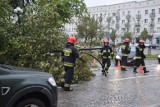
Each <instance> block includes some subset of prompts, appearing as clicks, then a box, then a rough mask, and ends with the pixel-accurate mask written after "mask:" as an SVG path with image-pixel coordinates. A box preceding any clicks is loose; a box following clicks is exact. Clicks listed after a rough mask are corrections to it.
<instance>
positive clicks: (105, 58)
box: [101, 40, 112, 74]
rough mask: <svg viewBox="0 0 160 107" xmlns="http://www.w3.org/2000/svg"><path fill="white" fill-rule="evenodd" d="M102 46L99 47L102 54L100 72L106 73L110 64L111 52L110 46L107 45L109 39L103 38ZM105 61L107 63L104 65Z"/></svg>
mask: <svg viewBox="0 0 160 107" xmlns="http://www.w3.org/2000/svg"><path fill="white" fill-rule="evenodd" d="M103 44H104V46H103V48H102V49H101V56H102V74H104V73H105V71H106V73H108V69H109V67H110V66H111V60H110V59H111V53H112V48H111V47H110V46H109V41H108V40H104V41H103ZM106 63H107V65H106Z"/></svg>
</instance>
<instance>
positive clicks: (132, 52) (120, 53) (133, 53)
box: [115, 45, 136, 66]
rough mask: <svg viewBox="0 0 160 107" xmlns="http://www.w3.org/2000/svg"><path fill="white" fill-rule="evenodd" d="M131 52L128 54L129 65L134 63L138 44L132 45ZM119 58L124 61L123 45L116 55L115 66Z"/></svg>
mask: <svg viewBox="0 0 160 107" xmlns="http://www.w3.org/2000/svg"><path fill="white" fill-rule="evenodd" d="M130 47H131V52H130V54H129V55H128V61H127V65H133V62H134V57H135V55H136V46H134V45H131V46H130ZM118 59H119V60H120V62H122V60H121V59H122V50H121V47H119V49H118V50H117V52H116V57H115V66H117V64H118Z"/></svg>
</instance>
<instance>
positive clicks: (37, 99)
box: [0, 65, 58, 107]
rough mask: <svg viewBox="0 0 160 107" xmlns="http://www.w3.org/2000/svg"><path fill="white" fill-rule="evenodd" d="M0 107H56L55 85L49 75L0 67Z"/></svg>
mask: <svg viewBox="0 0 160 107" xmlns="http://www.w3.org/2000/svg"><path fill="white" fill-rule="evenodd" d="M0 92H1V95H0V107H57V95H58V94H57V85H56V83H55V80H54V78H53V76H52V75H51V74H49V73H45V72H41V71H37V70H33V69H29V68H19V67H15V66H10V65H0Z"/></svg>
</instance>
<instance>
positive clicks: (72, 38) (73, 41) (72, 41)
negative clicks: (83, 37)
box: [68, 36, 76, 44]
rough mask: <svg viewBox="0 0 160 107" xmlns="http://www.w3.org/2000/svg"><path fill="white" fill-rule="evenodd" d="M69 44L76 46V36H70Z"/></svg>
mask: <svg viewBox="0 0 160 107" xmlns="http://www.w3.org/2000/svg"><path fill="white" fill-rule="evenodd" d="M68 42H69V43H71V44H75V43H76V38H75V37H74V36H70V37H69V38H68Z"/></svg>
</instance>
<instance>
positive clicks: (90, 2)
mask: <svg viewBox="0 0 160 107" xmlns="http://www.w3.org/2000/svg"><path fill="white" fill-rule="evenodd" d="M84 1H85V3H86V5H87V7H93V6H101V5H112V4H118V3H124V2H130V1H145V0H84Z"/></svg>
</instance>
